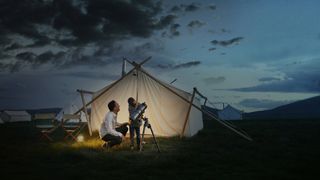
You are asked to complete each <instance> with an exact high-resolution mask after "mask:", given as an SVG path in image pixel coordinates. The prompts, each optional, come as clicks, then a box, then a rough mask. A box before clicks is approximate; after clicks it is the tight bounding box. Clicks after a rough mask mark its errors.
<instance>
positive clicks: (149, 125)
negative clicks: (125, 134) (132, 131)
mask: <svg viewBox="0 0 320 180" xmlns="http://www.w3.org/2000/svg"><path fill="white" fill-rule="evenodd" d="M143 120H144V124H143V131H142V139H141V143H140V151H142V149H143V143H142V142H143V141H144V133H145V130H146V127H147V128H149V129H150V130H151V133H152V137H153V141H154V143H155V144H156V146H157V149H158V152H160V148H159V145H158V142H157V140H156V137H155V136H154V134H153V130H152V127H151V124H150V123H149V120H148V118H143Z"/></svg>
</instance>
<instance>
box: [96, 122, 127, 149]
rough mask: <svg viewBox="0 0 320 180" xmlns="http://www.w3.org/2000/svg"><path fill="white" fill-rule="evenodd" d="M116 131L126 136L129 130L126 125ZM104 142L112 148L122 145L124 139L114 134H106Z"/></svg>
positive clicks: (103, 138)
mask: <svg viewBox="0 0 320 180" xmlns="http://www.w3.org/2000/svg"><path fill="white" fill-rule="evenodd" d="M116 131H118V132H120V133H121V134H123V136H125V135H126V134H127V132H128V128H127V126H126V125H122V126H119V127H117V128H116ZM102 140H104V141H105V142H108V146H109V147H112V146H114V145H117V144H120V143H121V142H122V138H121V137H120V136H115V135H112V134H106V135H105V136H103V137H102Z"/></svg>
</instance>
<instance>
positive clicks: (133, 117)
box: [130, 102, 148, 121]
mask: <svg viewBox="0 0 320 180" xmlns="http://www.w3.org/2000/svg"><path fill="white" fill-rule="evenodd" d="M147 107H148V106H147V104H146V103H145V102H144V103H141V104H139V105H138V107H137V108H136V110H135V111H134V112H133V113H132V114H131V115H130V119H131V120H132V121H135V120H137V119H138V118H139V117H141V116H142V115H143V113H144V111H145V110H146V109H147Z"/></svg>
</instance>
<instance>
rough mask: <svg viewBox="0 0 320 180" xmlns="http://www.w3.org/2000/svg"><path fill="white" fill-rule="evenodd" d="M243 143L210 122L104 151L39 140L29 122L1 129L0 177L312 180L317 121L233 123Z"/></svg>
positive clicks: (97, 145) (96, 143)
mask: <svg viewBox="0 0 320 180" xmlns="http://www.w3.org/2000/svg"><path fill="white" fill-rule="evenodd" d="M235 124H236V125H237V126H239V127H241V128H243V129H245V130H246V131H247V132H248V133H249V134H250V135H251V136H252V137H253V139H254V141H253V142H249V141H246V140H244V139H242V138H241V137H239V136H237V135H235V134H233V133H232V132H231V131H229V130H227V129H225V128H223V127H221V126H220V125H219V124H217V123H215V122H213V121H205V128H204V129H203V130H202V131H200V132H199V133H198V134H197V135H196V136H194V137H192V138H183V139H180V138H179V137H172V138H157V140H158V141H159V145H160V148H161V151H162V152H161V153H157V151H156V148H155V146H154V145H152V143H151V141H152V139H147V145H146V147H145V150H144V151H143V152H136V151H133V152H132V151H130V148H129V141H128V140H126V141H125V142H124V143H123V144H122V145H120V146H118V147H116V148H113V149H111V150H105V149H102V148H101V144H102V141H101V140H99V139H98V138H97V135H95V136H93V137H88V136H87V135H85V139H86V141H85V142H81V143H72V142H65V141H56V142H53V143H47V142H45V141H41V140H39V139H38V138H37V137H38V134H37V133H36V132H35V131H34V129H33V128H32V127H29V126H24V127H23V128H22V126H21V125H19V126H7V125H6V126H3V125H2V126H0V140H1V145H0V148H1V150H0V159H1V163H0V172H1V179H16V178H28V179H29V178H30V179H62V178H63V179H70V178H71V179H132V178H134V179H136V178H140V177H141V178H143V179H219V180H220V179H221V180H223V179H226V180H230V179H237V180H239V179H246V180H248V179H259V180H263V179H290V180H291V179H319V178H320V174H319V173H318V169H319V160H320V158H319V157H320V141H319V138H320V131H319V130H320V121H315V120H294V121H289V120H287V121H285V120H281V121H276V120H273V121H268V120H265V121H238V122H235Z"/></svg>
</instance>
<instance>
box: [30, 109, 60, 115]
mask: <svg viewBox="0 0 320 180" xmlns="http://www.w3.org/2000/svg"><path fill="white" fill-rule="evenodd" d="M61 109H62V108H46V109H31V110H27V112H28V113H29V114H31V115H34V114H47V113H54V114H58V113H59V112H60V111H61Z"/></svg>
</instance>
